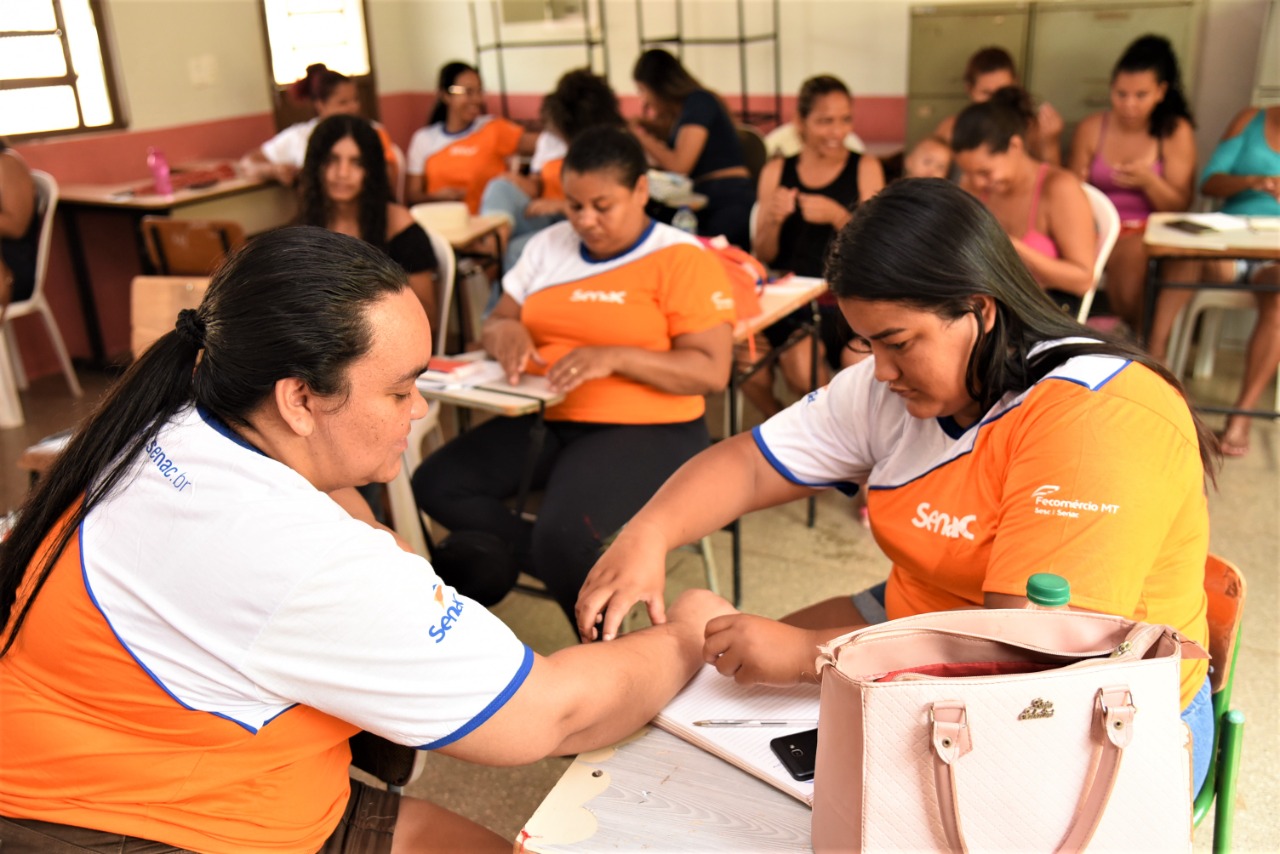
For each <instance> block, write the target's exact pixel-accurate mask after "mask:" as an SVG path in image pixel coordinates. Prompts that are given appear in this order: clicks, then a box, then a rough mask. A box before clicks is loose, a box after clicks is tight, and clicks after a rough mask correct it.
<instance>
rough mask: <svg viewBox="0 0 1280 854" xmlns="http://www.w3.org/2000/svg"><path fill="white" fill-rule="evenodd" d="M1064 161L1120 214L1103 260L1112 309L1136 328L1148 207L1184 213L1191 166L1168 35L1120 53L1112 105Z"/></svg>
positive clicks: (1090, 122) (1085, 127)
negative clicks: (1115, 235)
mask: <svg viewBox="0 0 1280 854" xmlns="http://www.w3.org/2000/svg"><path fill="white" fill-rule="evenodd" d="M1069 163H1070V169H1071V171H1072V172H1075V173H1076V174H1077V175H1078V176H1080V178H1081V180H1084V181H1088V182H1089V183H1090V184H1093V186H1095V187H1097V188H1098V189H1099V190H1101V191H1102V192H1104V193H1106V194H1107V197H1108V198H1110V199H1111V201H1112V203H1113V204H1115V206H1116V210H1117V211H1118V212H1119V213H1120V224H1121V231H1120V238H1119V240H1117V241H1116V245H1115V248H1114V249H1112V250H1111V260H1110V261H1108V262H1107V297H1108V300H1109V301H1110V303H1111V307H1112V309H1113V310H1114V311H1115V313H1116V314H1117V315H1119V316H1120V318H1121V319H1123V320H1124V321H1125V322H1126V323H1128V324H1129V326H1130V327H1131V328H1133V329H1137V328H1138V324H1139V321H1140V320H1141V313H1142V287H1143V283H1144V281H1145V279H1146V270H1147V254H1146V250H1145V249H1144V248H1143V245H1142V231H1143V229H1144V228H1145V227H1146V223H1147V217H1148V216H1149V215H1150V214H1151V213H1152V212H1153V211H1183V210H1186V209H1187V208H1188V207H1189V206H1190V204H1191V194H1192V182H1193V180H1194V178H1195V170H1196V142H1195V137H1194V136H1193V135H1192V120H1191V112H1190V110H1189V109H1188V107H1187V101H1186V98H1185V97H1184V96H1183V94H1182V81H1181V78H1180V76H1179V72H1178V59H1177V57H1176V56H1174V53H1173V47H1172V46H1171V45H1170V44H1169V42H1168V40H1167V39H1164V38H1162V37H1160V36H1152V35H1147V36H1142V37H1141V38H1139V39H1137V40H1136V41H1135V42H1133V44H1131V45H1129V47H1128V48H1127V49H1126V50H1125V52H1124V55H1123V56H1121V57H1120V61H1119V62H1117V63H1116V67H1115V70H1114V71H1113V72H1112V73H1111V109H1110V110H1108V111H1106V112H1102V113H1095V114H1093V115H1091V116H1089V117H1088V118H1086V119H1085V120H1084V121H1083V122H1081V123H1080V126H1079V127H1078V128H1076V135H1075V139H1074V141H1073V142H1072V144H1071V158H1070V161H1069ZM1182 266H1185V265H1182ZM1187 272H1188V271H1186V270H1183V269H1181V266H1177V265H1175V266H1172V267H1171V268H1170V269H1168V270H1166V274H1167V276H1168V278H1169V279H1170V280H1171V281H1172V280H1177V279H1179V278H1180V277H1181V276H1183V275H1185V274H1186V273H1187ZM1192 274H1193V275H1194V273H1192Z"/></svg>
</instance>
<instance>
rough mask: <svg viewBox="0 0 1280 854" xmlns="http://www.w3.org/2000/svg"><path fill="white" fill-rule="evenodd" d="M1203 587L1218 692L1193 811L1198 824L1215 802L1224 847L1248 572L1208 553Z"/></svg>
mask: <svg viewBox="0 0 1280 854" xmlns="http://www.w3.org/2000/svg"><path fill="white" fill-rule="evenodd" d="M1204 591H1205V595H1206V596H1207V597H1208V600H1209V655H1210V656H1211V661H1212V665H1213V666H1212V669H1211V671H1210V673H1209V687H1210V689H1211V690H1212V692H1213V720H1214V728H1213V760H1212V762H1211V763H1210V764H1209V774H1208V776H1207V777H1205V780H1204V785H1203V786H1201V788H1200V793H1199V795H1198V796H1197V797H1196V800H1195V804H1194V805H1193V812H1192V815H1193V818H1194V821H1195V824H1196V826H1197V827H1198V826H1199V825H1200V822H1201V821H1203V820H1204V818H1205V816H1207V815H1208V814H1209V809H1210V808H1211V807H1213V808H1214V817H1213V850H1214V851H1215V852H1224V851H1229V850H1230V849H1231V833H1232V830H1233V823H1234V820H1235V805H1236V777H1237V775H1238V774H1239V771H1240V748H1241V745H1242V743H1243V739H1244V712H1242V711H1240V710H1239V709H1233V708H1231V689H1232V687H1233V685H1234V682H1235V675H1236V652H1237V650H1238V649H1239V646H1240V621H1241V616H1242V614H1243V613H1244V598H1245V583H1244V574H1243V573H1242V572H1240V569H1239V567H1237V566H1236V565H1235V564H1233V563H1231V562H1230V561H1228V560H1224V559H1223V558H1220V557H1217V556H1216V555H1209V559H1208V560H1207V561H1205V574H1204ZM1215 802H1216V803H1215Z"/></svg>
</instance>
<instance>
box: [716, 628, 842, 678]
mask: <svg viewBox="0 0 1280 854" xmlns="http://www.w3.org/2000/svg"><path fill="white" fill-rule="evenodd" d="M837 636H838V632H834V631H823V630H819V629H805V628H800V627H798V626H790V625H787V624H785V623H781V622H778V621H777V620H770V619H768V618H766V617H757V616H755V615H754V614H729V615H726V616H723V617H717V618H716V619H714V620H712V621H711V622H709V623H707V640H706V643H705V644H704V645H703V648H702V652H703V656H704V657H705V658H706V661H707V663H708V664H713V665H715V668H716V670H717V671H718V672H719V673H720V674H721V675H724V676H731V677H733V680H734V681H735V682H737V683H738V684H739V685H780V686H787V685H796V684H798V683H800V682H816V681H817V675H816V674H815V672H814V667H813V663H814V659H816V658H817V656H818V644H820V643H822V642H823V641H825V640H829V639H830V638H833V637H837Z"/></svg>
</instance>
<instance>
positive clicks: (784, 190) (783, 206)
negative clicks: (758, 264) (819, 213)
mask: <svg viewBox="0 0 1280 854" xmlns="http://www.w3.org/2000/svg"><path fill="white" fill-rule="evenodd" d="M781 180H782V161H781V160H780V159H778V158H776V157H775V158H774V159H772V160H770V161H769V162H768V163H766V164H765V166H764V168H763V169H762V170H760V184H759V187H758V189H757V191H756V196H757V198H758V199H759V203H758V204H759V209H758V212H757V215H756V232H755V234H753V235H751V251H752V254H753V255H755V256H756V257H757V258H759V259H760V260H761V261H763V262H764V263H766V264H768V263H770V262H771V261H773V259H775V258H777V257H778V235H779V233H780V232H781V230H782V223H783V221H785V220H786V218H787V217H789V216H791V214H792V213H793V212H794V211H795V209H796V190H795V188H794V187H782V186H780V182H781Z"/></svg>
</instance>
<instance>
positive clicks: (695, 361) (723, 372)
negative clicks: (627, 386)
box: [611, 329, 732, 394]
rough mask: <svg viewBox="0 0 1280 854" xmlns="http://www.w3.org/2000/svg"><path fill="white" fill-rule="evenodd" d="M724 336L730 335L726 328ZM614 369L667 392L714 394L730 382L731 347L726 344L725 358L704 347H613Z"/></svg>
mask: <svg viewBox="0 0 1280 854" xmlns="http://www.w3.org/2000/svg"><path fill="white" fill-rule="evenodd" d="M725 332H726V335H725V338H726V339H728V338H729V337H730V335H729V334H728V330H727V329H726V330H725ZM611 349H612V350H613V353H612V357H613V360H614V364H613V372H614V373H615V374H619V375H621V376H624V377H627V378H628V379H632V380H635V381H636V382H641V383H644V384H645V385H650V386H653V387H654V388H656V389H658V390H659V391H664V392H666V393H667V394H711V393H712V392H717V391H722V390H723V389H724V387H725V386H726V385H728V383H729V366H730V363H731V362H730V360H731V359H732V355H731V352H730V350H731V348H730V347H729V346H726V347H725V350H726V357H725V358H724V359H719V358H713V357H712V356H711V355H710V354H708V353H707V352H705V351H703V350H699V349H695V348H680V347H677V348H675V349H672V350H665V351H659V350H646V349H644V348H641V347H614V348H611Z"/></svg>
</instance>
